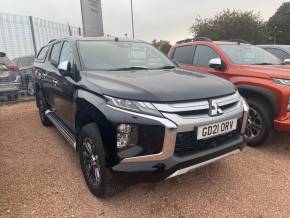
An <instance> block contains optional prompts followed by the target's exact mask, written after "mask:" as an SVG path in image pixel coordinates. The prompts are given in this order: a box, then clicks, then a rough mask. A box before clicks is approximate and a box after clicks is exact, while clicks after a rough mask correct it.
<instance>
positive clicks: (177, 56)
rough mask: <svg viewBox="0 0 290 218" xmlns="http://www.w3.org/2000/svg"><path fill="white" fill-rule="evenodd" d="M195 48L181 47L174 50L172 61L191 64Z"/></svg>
mask: <svg viewBox="0 0 290 218" xmlns="http://www.w3.org/2000/svg"><path fill="white" fill-rule="evenodd" d="M194 48H195V46H182V47H177V48H176V49H175V52H174V55H173V60H176V61H177V62H178V63H181V64H192V59H193V53H194Z"/></svg>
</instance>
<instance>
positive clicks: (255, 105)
mask: <svg viewBox="0 0 290 218" xmlns="http://www.w3.org/2000/svg"><path fill="white" fill-rule="evenodd" d="M247 102H248V104H249V106H250V110H249V119H248V125H247V129H246V132H245V137H246V141H247V144H248V145H249V146H251V147H257V146H260V145H261V144H262V143H263V142H265V141H266V140H267V138H268V137H269V135H270V133H271V132H272V127H273V122H272V120H273V119H272V113H271V111H270V110H269V109H268V106H267V104H266V103H265V102H264V101H262V100H259V99H251V98H249V99H247Z"/></svg>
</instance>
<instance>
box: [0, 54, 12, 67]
mask: <svg viewBox="0 0 290 218" xmlns="http://www.w3.org/2000/svg"><path fill="white" fill-rule="evenodd" d="M0 64H4V65H7V66H8V65H13V63H12V61H10V60H9V58H8V57H7V56H5V57H0Z"/></svg>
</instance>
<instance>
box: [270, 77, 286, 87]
mask: <svg viewBox="0 0 290 218" xmlns="http://www.w3.org/2000/svg"><path fill="white" fill-rule="evenodd" d="M273 81H274V82H275V83H277V84H279V85H283V86H290V80H288V79H277V78H274V79H273Z"/></svg>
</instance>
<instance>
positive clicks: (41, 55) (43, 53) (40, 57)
mask: <svg viewBox="0 0 290 218" xmlns="http://www.w3.org/2000/svg"><path fill="white" fill-rule="evenodd" d="M47 52H48V46H46V47H43V48H42V49H41V50H40V52H39V53H38V55H37V60H40V61H44V60H45V58H46V55H47Z"/></svg>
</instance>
